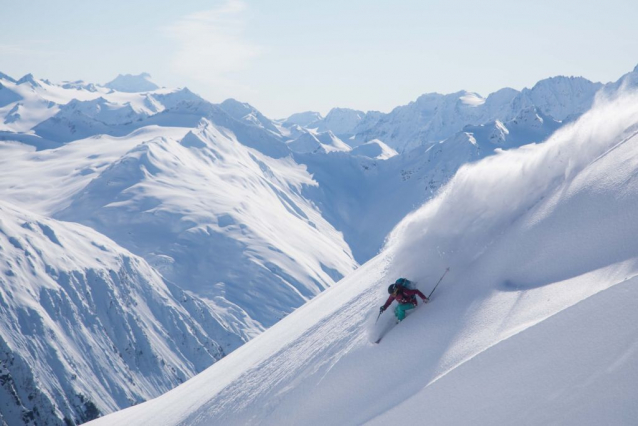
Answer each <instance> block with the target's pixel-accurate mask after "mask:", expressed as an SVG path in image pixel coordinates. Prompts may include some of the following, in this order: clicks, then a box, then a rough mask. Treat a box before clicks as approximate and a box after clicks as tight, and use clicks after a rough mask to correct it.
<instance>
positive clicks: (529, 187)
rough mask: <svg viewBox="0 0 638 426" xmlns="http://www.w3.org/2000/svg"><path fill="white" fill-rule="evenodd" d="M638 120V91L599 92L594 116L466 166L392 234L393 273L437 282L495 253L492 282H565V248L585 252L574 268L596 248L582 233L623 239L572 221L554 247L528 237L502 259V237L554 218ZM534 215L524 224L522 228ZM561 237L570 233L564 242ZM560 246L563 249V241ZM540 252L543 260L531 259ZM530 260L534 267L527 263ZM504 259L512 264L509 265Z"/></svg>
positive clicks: (634, 130)
mask: <svg viewBox="0 0 638 426" xmlns="http://www.w3.org/2000/svg"><path fill="white" fill-rule="evenodd" d="M637 116H638V93H636V92H635V91H634V92H631V93H630V92H627V91H623V92H620V93H616V94H613V95H610V94H605V93H601V94H599V95H598V97H597V100H596V102H595V104H594V106H593V108H592V109H591V110H590V111H589V112H587V113H586V114H584V115H583V116H582V117H581V118H580V119H579V120H578V121H576V122H575V123H573V124H570V125H567V126H565V127H563V128H562V129H560V130H559V131H557V132H556V133H555V134H554V135H553V136H552V137H551V138H550V139H549V140H547V141H546V142H545V143H543V144H531V145H527V146H524V147H522V148H520V149H517V150H510V151H503V152H500V153H498V155H496V156H493V157H490V158H486V159H484V160H482V161H480V162H477V163H472V164H467V165H465V166H464V167H462V168H461V169H460V170H459V171H458V172H457V174H456V175H455V177H454V178H453V179H452V180H451V181H450V182H449V183H448V184H447V185H446V186H445V187H444V188H443V189H442V191H441V193H440V194H439V195H438V197H436V198H435V199H434V200H432V201H430V202H428V203H426V204H425V205H424V206H423V207H421V208H420V209H418V210H417V211H415V212H414V213H413V214H411V215H410V216H408V217H407V218H406V219H405V220H403V221H402V222H401V223H400V224H399V225H398V226H397V227H396V228H395V230H394V231H393V232H392V234H391V235H390V237H389V238H388V243H387V245H386V249H387V250H388V251H389V253H391V255H392V256H393V258H394V262H393V267H392V271H393V272H394V273H395V275H401V276H409V277H414V278H415V279H417V280H429V281H431V280H432V279H433V278H435V277H436V276H437V274H438V275H440V272H442V270H444V269H445V266H451V268H452V271H453V272H452V275H453V276H454V275H457V274H459V273H461V271H464V270H467V269H469V268H472V267H476V266H478V265H479V264H481V263H484V262H486V260H487V259H486V257H487V256H483V255H484V254H486V253H488V252H490V251H494V250H491V249H493V248H494V249H496V251H494V253H499V255H500V256H502V258H501V259H500V260H499V259H494V255H495V254H494V253H491V258H492V260H493V262H492V263H490V264H489V265H484V266H483V269H490V270H491V272H490V274H489V275H490V279H492V280H499V281H502V282H516V283H518V284H517V285H521V284H525V285H527V286H532V285H533V286H537V285H542V284H543V283H548V282H552V281H554V280H555V279H558V278H560V277H561V272H560V271H561V270H562V269H563V267H564V258H563V257H562V255H561V252H560V250H570V251H572V250H578V253H579V254H576V253H573V252H572V254H571V256H573V258H574V262H575V263H582V264H586V263H587V262H590V261H591V260H592V259H590V257H591V256H589V257H588V256H585V254H586V253H587V252H588V250H589V249H590V248H591V245H590V244H587V245H584V246H583V245H580V246H578V245H577V244H574V241H575V240H574V239H576V240H578V239H579V237H578V234H581V237H580V239H581V240H583V242H585V241H584V240H586V239H587V238H588V236H590V237H593V236H594V235H590V234H592V233H596V235H595V236H596V237H600V238H605V239H609V238H611V237H614V238H619V239H620V240H623V236H622V235H607V236H605V235H598V233H599V232H598V231H596V229H595V228H592V227H591V226H586V227H585V228H584V229H581V228H580V227H579V225H577V224H576V223H574V224H573V225H572V226H569V224H568V223H566V224H565V225H566V226H565V227H562V228H558V227H554V228H552V229H553V231H555V232H556V233H557V235H556V236H555V237H556V238H554V240H556V242H557V243H554V244H552V245H539V244H541V241H543V238H540V237H538V236H537V237H535V238H530V237H531V235H526V236H525V238H524V239H523V240H522V241H520V242H518V243H517V244H516V245H514V246H510V245H507V244H505V246H504V247H507V249H506V250H502V251H503V252H502V253H501V252H500V251H498V247H497V246H498V245H499V243H500V245H501V246H503V245H504V243H505V242H504V241H501V240H502V239H503V238H502V237H501V236H502V235H505V234H506V233H507V232H508V228H509V227H511V226H518V227H519V228H520V227H522V228H524V229H520V230H519V234H520V233H521V232H527V233H530V232H529V231H530V230H534V229H535V227H536V225H538V224H539V223H540V222H542V221H543V219H544V218H546V217H549V216H551V214H552V211H553V208H554V207H555V206H556V205H557V204H560V203H561V200H562V198H564V197H565V196H567V195H568V189H569V187H570V185H571V184H572V181H573V180H574V179H575V177H576V176H577V175H578V174H579V173H580V172H582V171H583V170H585V169H586V168H588V167H589V166H590V165H591V164H592V163H594V162H596V161H597V159H598V158H599V157H600V156H601V155H603V154H605V153H606V152H607V151H609V150H612V149H615V148H616V147H617V146H620V145H622V144H624V143H626V142H627V141H628V140H630V139H631V138H632V137H633V136H635V135H636V134H637V133H638V123H636V117H637ZM610 184H611V183H608V186H609V185H610ZM528 212H529V213H530V214H529V215H527V216H526V218H525V220H524V221H523V222H524V223H519V222H521V218H522V217H523V216H524V215H526V214H527V213H528ZM581 213H582V214H585V213H586V212H581ZM577 216H578V215H577ZM601 219H603V218H601ZM581 225H582V224H581ZM547 232H551V231H550V230H548V231H547ZM566 233H572V234H574V235H571V234H570V235H569V236H567V235H566ZM531 234H533V233H531ZM561 234H565V235H562V238H561ZM621 234H622V232H621ZM510 238H511V237H510ZM561 240H563V241H564V242H565V244H562V245H561V244H560V243H558V242H559V241H561ZM535 241H536V243H537V245H534V244H535ZM537 252H542V253H543V255H542V256H540V258H539V256H532V254H533V253H537ZM593 252H596V251H595V250H594V251H593ZM595 256H598V254H596V255H595ZM532 257H534V262H525V260H526V259H527V258H532ZM578 257H580V260H578V259H577V258H578ZM506 258H507V259H508V260H509V261H510V263H507V262H505V261H504V260H505V259H506ZM556 259H563V262H557V261H556ZM574 268H576V269H577V268H578V267H577V266H576V265H572V268H571V269H574ZM562 274H563V275H564V272H563V273H562Z"/></svg>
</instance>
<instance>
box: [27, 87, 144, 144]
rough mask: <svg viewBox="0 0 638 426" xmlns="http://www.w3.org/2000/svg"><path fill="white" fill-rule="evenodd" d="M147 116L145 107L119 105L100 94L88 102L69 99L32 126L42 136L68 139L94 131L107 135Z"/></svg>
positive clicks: (52, 138)
mask: <svg viewBox="0 0 638 426" xmlns="http://www.w3.org/2000/svg"><path fill="white" fill-rule="evenodd" d="M146 117H148V113H147V112H146V111H145V110H136V109H134V108H133V107H132V106H131V104H130V103H129V102H126V103H124V104H118V103H114V102H109V101H107V100H106V99H104V98H102V97H100V98H98V99H94V100H90V101H78V100H72V101H71V102H69V103H68V104H66V105H63V106H62V107H60V111H59V112H58V113H57V114H56V115H54V116H53V117H51V118H49V119H48V120H46V121H43V122H42V123H40V124H38V125H37V126H35V127H34V128H33V130H34V131H35V133H36V134H37V135H39V136H41V137H43V138H44V139H48V140H52V141H55V142H70V141H73V140H77V139H84V138H86V137H88V136H92V135H96V134H109V133H112V132H113V131H114V128H116V127H118V126H126V125H130V124H131V123H133V122H135V121H141V120H143V119H144V118H146Z"/></svg>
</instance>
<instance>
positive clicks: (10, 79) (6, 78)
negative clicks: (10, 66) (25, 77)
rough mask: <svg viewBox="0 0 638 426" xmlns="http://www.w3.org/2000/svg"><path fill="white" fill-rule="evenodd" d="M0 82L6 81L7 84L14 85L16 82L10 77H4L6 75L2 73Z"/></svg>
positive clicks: (0, 73)
mask: <svg viewBox="0 0 638 426" xmlns="http://www.w3.org/2000/svg"><path fill="white" fill-rule="evenodd" d="M0 80H6V81H9V82H11V83H15V82H16V80H15V79H14V78H12V77H10V76H8V75H6V74H5V73H3V72H0Z"/></svg>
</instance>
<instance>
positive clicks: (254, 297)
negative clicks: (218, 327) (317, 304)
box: [56, 120, 357, 340]
mask: <svg viewBox="0 0 638 426" xmlns="http://www.w3.org/2000/svg"><path fill="white" fill-rule="evenodd" d="M313 185H316V183H315V182H313V180H312V178H311V177H310V176H309V175H308V174H307V172H306V171H305V169H304V168H303V167H302V166H299V165H298V164H296V163H294V161H292V159H291V158H281V159H279V160H276V159H273V158H271V157H268V156H266V155H263V154H261V153H259V152H258V151H256V150H252V149H249V148H247V147H245V146H244V145H242V144H240V143H239V142H238V141H237V139H236V135H234V134H233V133H231V132H230V130H229V129H228V128H218V127H216V126H215V125H213V124H212V123H211V122H210V121H207V120H204V121H203V122H202V124H201V126H200V128H199V129H197V130H195V131H192V132H190V133H188V134H187V135H186V136H185V137H184V138H183V139H182V140H173V139H167V138H155V139H152V140H150V141H147V142H145V143H143V144H141V145H139V146H136V147H135V148H133V149H132V150H131V151H129V152H128V153H126V154H125V155H123V156H122V157H121V158H120V159H119V160H117V161H115V162H114V163H113V164H112V165H111V166H110V167H108V168H107V169H105V170H104V171H103V172H101V173H100V174H99V176H96V177H95V178H94V179H93V180H92V181H91V182H90V183H89V184H88V185H87V186H86V188H85V189H84V190H82V191H81V192H80V193H79V194H78V195H76V196H75V197H74V200H73V202H72V203H71V205H70V206H69V207H68V208H66V209H64V210H63V211H61V212H59V213H58V214H56V217H58V218H62V219H64V220H71V221H75V222H80V223H84V224H87V225H89V226H91V227H92V228H94V229H96V230H98V231H100V232H102V233H104V234H105V235H108V236H110V237H111V238H113V239H114V240H115V241H117V242H118V243H119V244H121V245H122V246H124V247H126V248H128V249H130V250H132V251H133V252H135V253H137V254H140V255H142V256H143V257H144V258H146V259H147V260H148V261H149V262H150V263H151V264H152V265H154V266H155V267H157V268H158V269H159V270H160V271H161V272H162V274H163V275H164V276H166V277H167V278H169V279H170V280H171V281H173V282H175V283H176V284H178V285H179V286H181V287H183V288H186V289H189V290H192V291H194V292H196V293H197V294H199V295H201V296H204V297H206V298H207V299H208V300H209V301H211V303H212V304H213V305H214V306H216V308H217V310H218V312H220V315H221V317H222V318H223V319H224V324H225V326H226V327H227V328H228V329H229V330H232V331H233V332H235V333H237V334H238V335H240V336H242V338H244V339H246V340H248V339H249V338H251V337H254V336H255V335H257V334H258V333H259V332H261V331H262V330H263V329H265V328H266V327H269V326H271V325H272V324H274V323H275V322H277V321H278V320H279V319H281V318H282V317H283V316H285V315H287V314H288V313H290V312H291V311H292V310H293V309H294V308H296V307H298V306H300V305H301V304H303V303H304V302H306V301H307V300H309V299H310V298H312V297H313V296H315V295H317V294H318V293H320V292H321V291H323V290H324V289H326V288H327V287H329V286H331V285H332V284H333V283H334V282H335V281H337V280H339V279H340V278H341V277H342V276H344V275H346V274H347V273H349V272H351V271H352V270H353V269H354V268H355V267H356V266H357V263H356V262H355V261H354V260H353V258H352V254H351V251H350V249H349V247H348V246H347V244H346V243H345V242H344V241H343V238H342V236H341V235H340V234H339V233H338V232H337V231H336V230H335V229H334V228H333V227H332V226H331V225H330V224H329V223H328V222H327V221H326V220H325V219H324V218H323V217H322V215H321V212H319V211H318V210H317V208H316V206H314V205H313V203H312V202H311V201H309V200H307V199H305V198H304V197H303V196H302V195H301V192H302V188H303V187H305V186H313Z"/></svg>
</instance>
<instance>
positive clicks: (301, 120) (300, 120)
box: [281, 111, 323, 128]
mask: <svg viewBox="0 0 638 426" xmlns="http://www.w3.org/2000/svg"><path fill="white" fill-rule="evenodd" d="M320 120H323V117H322V116H321V114H319V113H318V112H315V111H306V112H298V113H296V114H293V115H291V116H290V117H288V118H287V119H285V120H284V121H283V122H282V123H281V124H282V125H283V126H284V127H292V126H295V125H297V126H302V127H309V128H312V127H313V126H312V124H313V123H315V122H317V121H320ZM315 127H316V126H315Z"/></svg>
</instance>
